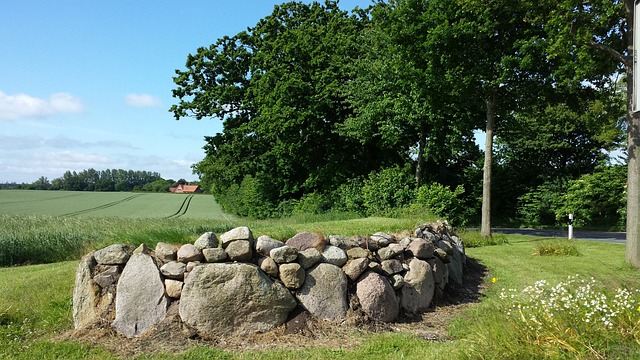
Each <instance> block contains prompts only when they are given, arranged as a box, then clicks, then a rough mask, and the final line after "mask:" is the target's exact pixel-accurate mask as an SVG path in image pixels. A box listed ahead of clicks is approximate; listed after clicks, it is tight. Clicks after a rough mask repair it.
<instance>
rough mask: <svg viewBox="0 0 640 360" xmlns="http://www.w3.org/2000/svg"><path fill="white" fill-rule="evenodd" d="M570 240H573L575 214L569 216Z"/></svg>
mask: <svg viewBox="0 0 640 360" xmlns="http://www.w3.org/2000/svg"><path fill="white" fill-rule="evenodd" d="M569 239H573V214H569Z"/></svg>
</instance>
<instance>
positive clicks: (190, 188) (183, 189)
mask: <svg viewBox="0 0 640 360" xmlns="http://www.w3.org/2000/svg"><path fill="white" fill-rule="evenodd" d="M169 192H172V193H179V194H183V193H201V192H202V189H200V186H198V185H182V184H178V186H175V187H170V188H169Z"/></svg>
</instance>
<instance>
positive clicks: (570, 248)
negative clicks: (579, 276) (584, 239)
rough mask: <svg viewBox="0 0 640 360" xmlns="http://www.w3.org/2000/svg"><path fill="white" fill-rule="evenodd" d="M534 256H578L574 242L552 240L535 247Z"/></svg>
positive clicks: (578, 252)
mask: <svg viewBox="0 0 640 360" xmlns="http://www.w3.org/2000/svg"><path fill="white" fill-rule="evenodd" d="M533 254H534V255H539V256H580V251H578V245H577V243H576V241H575V240H566V239H554V240H550V241H543V242H540V243H538V244H537V245H536V248H535V251H534V252H533Z"/></svg>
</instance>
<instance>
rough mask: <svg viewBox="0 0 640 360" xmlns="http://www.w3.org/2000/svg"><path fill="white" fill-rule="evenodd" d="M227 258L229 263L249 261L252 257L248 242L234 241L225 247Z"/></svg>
mask: <svg viewBox="0 0 640 360" xmlns="http://www.w3.org/2000/svg"><path fill="white" fill-rule="evenodd" d="M226 253H227V256H229V260H231V261H250V260H251V258H252V257H253V250H252V248H251V242H250V241H249V240H236V241H233V242H231V243H229V244H228V245H227V247H226Z"/></svg>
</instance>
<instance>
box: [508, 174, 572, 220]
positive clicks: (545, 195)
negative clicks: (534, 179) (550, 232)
mask: <svg viewBox="0 0 640 360" xmlns="http://www.w3.org/2000/svg"><path fill="white" fill-rule="evenodd" d="M562 188H563V187H562V185H561V184H558V183H548V184H542V185H540V186H538V187H537V188H535V189H534V190H532V191H530V192H528V193H526V194H524V195H522V196H521V197H520V198H519V199H518V201H519V206H518V215H519V216H520V219H521V220H522V221H523V222H524V224H525V225H527V226H541V225H556V224H557V222H558V220H557V219H556V210H557V209H559V208H560V207H561V206H562V202H563V201H564V197H563V193H564V191H563V189H562Z"/></svg>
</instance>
